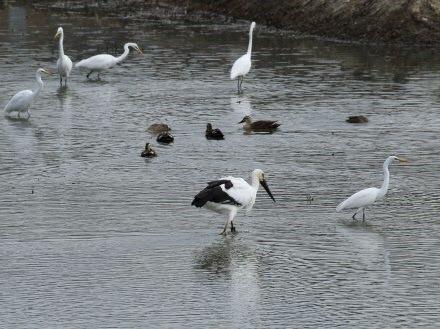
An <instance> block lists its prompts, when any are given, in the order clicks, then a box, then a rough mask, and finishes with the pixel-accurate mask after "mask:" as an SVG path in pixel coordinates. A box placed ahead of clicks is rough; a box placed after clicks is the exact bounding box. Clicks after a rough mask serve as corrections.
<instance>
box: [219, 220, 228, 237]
mask: <svg viewBox="0 0 440 329" xmlns="http://www.w3.org/2000/svg"><path fill="white" fill-rule="evenodd" d="M228 224H229V218H228V220H227V221H226V223H225V227H224V228H223V231H221V232H220V233H219V234H220V235H226V230H227V229H228Z"/></svg>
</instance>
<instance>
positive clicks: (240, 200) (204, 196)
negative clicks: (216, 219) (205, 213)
mask: <svg viewBox="0 0 440 329" xmlns="http://www.w3.org/2000/svg"><path fill="white" fill-rule="evenodd" d="M251 180H252V181H251V184H249V183H248V182H246V181H245V180H244V179H243V178H236V177H232V176H227V177H222V178H220V179H219V180H216V181H212V182H209V183H208V186H207V187H206V188H205V189H203V190H202V191H201V192H199V193H198V194H197V195H196V196H195V197H194V200H193V202H192V203H191V205H194V206H196V207H198V208H201V207H206V208H207V209H209V210H212V211H215V212H217V213H220V214H227V215H228V220H227V221H226V224H225V227H224V229H223V231H222V232H221V234H225V233H226V229H227V227H228V225H229V224H231V231H235V228H234V225H233V220H234V217H235V215H236V214H237V211H238V210H240V209H245V210H246V211H250V210H251V209H252V207H253V205H254V203H255V200H256V197H257V192H258V188H259V186H260V184H261V185H262V186H263V187H264V189H265V190H266V192H267V193H268V194H269V196H270V197H271V198H272V200H273V201H274V202H275V199H274V197H273V196H272V193H271V192H270V189H269V187H268V186H267V183H266V179H265V176H264V172H263V171H262V170H260V169H255V170H254V171H253V172H252V175H251Z"/></svg>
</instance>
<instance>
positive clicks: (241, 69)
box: [231, 22, 256, 93]
mask: <svg viewBox="0 0 440 329" xmlns="http://www.w3.org/2000/svg"><path fill="white" fill-rule="evenodd" d="M255 25H256V24H255V22H252V24H251V27H250V30H249V45H248V50H247V53H246V54H244V55H243V56H241V57H240V58H239V59H237V60H236V61H235V62H234V64H233V65H232V68H231V80H234V79H237V88H238V93H240V92H242V89H241V84H242V83H243V78H244V76H245V75H246V74H248V73H249V71H250V69H251V66H252V61H251V54H252V34H253V31H254V28H255Z"/></svg>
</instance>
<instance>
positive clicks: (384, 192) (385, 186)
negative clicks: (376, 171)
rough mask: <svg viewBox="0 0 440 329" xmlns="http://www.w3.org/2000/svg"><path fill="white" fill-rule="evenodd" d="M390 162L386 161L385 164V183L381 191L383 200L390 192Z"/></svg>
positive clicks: (380, 194) (380, 195)
mask: <svg viewBox="0 0 440 329" xmlns="http://www.w3.org/2000/svg"><path fill="white" fill-rule="evenodd" d="M390 162H391V161H389V160H388V159H387V160H385V162H384V164H383V176H384V178H383V183H382V186H381V187H380V189H379V197H380V198H383V197H384V196H385V194H386V193H387V191H388V186H389V184H390V171H389V170H388V166H389V165H390Z"/></svg>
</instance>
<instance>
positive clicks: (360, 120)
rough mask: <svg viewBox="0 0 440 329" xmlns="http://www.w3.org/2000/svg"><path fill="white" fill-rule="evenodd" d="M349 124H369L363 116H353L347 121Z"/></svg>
mask: <svg viewBox="0 0 440 329" xmlns="http://www.w3.org/2000/svg"><path fill="white" fill-rule="evenodd" d="M345 121H346V122H348V123H367V122H368V118H367V117H366V116H363V115H353V116H349V117H348V119H347V120H345Z"/></svg>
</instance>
